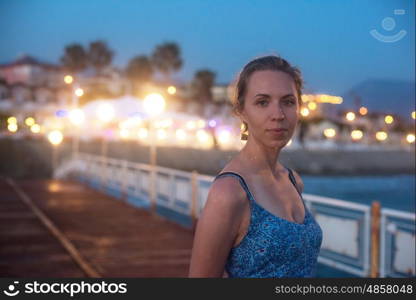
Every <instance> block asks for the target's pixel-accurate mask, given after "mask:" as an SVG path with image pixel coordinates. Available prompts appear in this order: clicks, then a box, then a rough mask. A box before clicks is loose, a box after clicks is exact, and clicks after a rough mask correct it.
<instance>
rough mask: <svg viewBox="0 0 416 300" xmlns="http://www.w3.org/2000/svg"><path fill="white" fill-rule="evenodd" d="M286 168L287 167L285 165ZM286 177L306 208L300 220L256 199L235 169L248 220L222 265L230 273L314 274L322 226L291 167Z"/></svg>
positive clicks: (263, 275) (246, 275) (255, 275)
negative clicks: (247, 206) (246, 202)
mask: <svg viewBox="0 0 416 300" xmlns="http://www.w3.org/2000/svg"><path fill="white" fill-rule="evenodd" d="M286 169H288V168H286ZM288 171H289V179H290V181H291V182H292V184H293V185H294V186H295V188H296V190H297V191H298V193H299V195H300V197H301V199H302V202H303V204H304V208H305V218H304V221H303V223H301V224H300V223H296V222H291V221H288V220H286V219H283V218H280V217H277V216H275V215H273V214H272V213H271V212H269V211H267V210H266V209H264V208H263V207H262V206H260V204H258V203H257V202H256V200H255V199H254V197H253V195H252V194H251V192H250V190H249V188H248V185H247V184H246V182H245V180H244V178H243V177H242V176H241V175H239V174H237V173H234V172H223V173H221V174H219V175H217V176H216V177H215V179H214V180H216V179H218V178H220V177H223V176H233V177H236V178H237V179H238V180H239V182H240V184H241V186H242V187H243V188H244V190H245V192H246V194H247V198H248V199H249V203H250V217H251V219H250V224H249V227H248V230H247V233H246V235H245V236H244V238H243V239H242V240H241V242H240V243H239V244H238V245H236V246H235V247H233V248H232V249H231V251H230V253H229V255H228V258H227V262H226V265H225V269H226V271H227V273H228V275H229V277H240V278H270V277H271V278H277V277H314V276H315V273H316V265H317V259H318V255H319V250H320V247H321V243H322V230H321V227H320V226H319V224H318V223H317V222H316V221H315V219H314V217H313V215H312V214H311V212H310V211H309V210H308V208H307V207H306V205H305V203H304V200H303V197H302V194H301V193H300V192H299V190H298V189H297V186H296V180H295V177H294V176H293V173H292V171H291V170H290V169H288Z"/></svg>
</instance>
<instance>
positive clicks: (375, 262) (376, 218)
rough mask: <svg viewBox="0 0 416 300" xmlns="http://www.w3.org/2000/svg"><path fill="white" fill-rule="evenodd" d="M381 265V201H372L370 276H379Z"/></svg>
mask: <svg viewBox="0 0 416 300" xmlns="http://www.w3.org/2000/svg"><path fill="white" fill-rule="evenodd" d="M379 266H380V202H378V201H373V202H372V203H371V266H370V277H371V278H376V277H378V276H379Z"/></svg>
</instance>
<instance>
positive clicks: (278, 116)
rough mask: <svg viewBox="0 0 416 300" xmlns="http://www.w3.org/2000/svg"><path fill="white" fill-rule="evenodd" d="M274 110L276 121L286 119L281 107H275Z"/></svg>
mask: <svg viewBox="0 0 416 300" xmlns="http://www.w3.org/2000/svg"><path fill="white" fill-rule="evenodd" d="M272 109H273V111H272V116H273V118H274V119H278V120H281V119H284V118H285V114H284V112H283V110H282V108H281V107H280V106H279V105H274V106H273V108H272Z"/></svg>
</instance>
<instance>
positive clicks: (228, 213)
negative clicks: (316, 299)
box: [189, 56, 322, 278]
mask: <svg viewBox="0 0 416 300" xmlns="http://www.w3.org/2000/svg"><path fill="white" fill-rule="evenodd" d="M301 90H302V78H301V75H300V72H299V70H298V69H297V68H295V67H292V66H291V65H290V64H289V63H288V62H287V61H286V60H284V59H282V58H280V57H277V56H265V57H260V58H258V59H255V60H253V61H251V62H249V63H248V64H247V65H246V66H245V67H244V68H243V70H242V72H241V73H240V76H239V79H238V81H237V87H236V99H234V103H233V106H234V112H235V114H236V115H237V116H238V117H239V118H240V119H241V121H242V122H243V124H244V127H245V130H244V131H243V136H242V138H245V139H247V143H246V145H245V146H244V148H243V149H242V150H241V151H240V152H239V153H238V154H237V155H236V156H235V157H234V158H233V159H232V160H231V161H230V162H229V163H228V164H227V165H226V166H225V167H224V169H223V170H222V171H221V172H220V174H219V175H217V176H216V178H215V180H214V182H213V184H212V186H211V188H210V191H209V193H208V199H207V202H206V205H205V207H204V209H203V212H202V214H201V217H200V218H199V221H198V225H197V228H196V232H195V237H194V245H193V249H192V258H191V265H190V270H189V276H190V277H222V276H223V274H224V270H225V271H226V272H227V273H228V276H229V277H257V278H261V277H312V276H314V275H315V269H316V264H317V257H318V254H319V250H320V247H321V242H322V231H321V228H320V226H319V225H318V223H317V222H316V221H315V219H314V218H313V216H312V214H311V213H310V212H309V211H308V209H307V208H306V206H305V204H304V202H303V199H302V195H301V193H302V191H303V183H302V180H301V178H300V177H299V175H298V174H297V173H296V172H295V171H292V170H290V169H288V168H286V167H285V166H283V165H282V164H281V163H280V162H279V161H278V158H279V153H280V151H281V149H282V148H283V147H284V146H285V145H286V144H287V143H288V142H289V140H290V139H291V137H292V136H293V133H294V131H295V128H296V125H297V123H298V120H299V110H300V104H301ZM247 133H248V135H247Z"/></svg>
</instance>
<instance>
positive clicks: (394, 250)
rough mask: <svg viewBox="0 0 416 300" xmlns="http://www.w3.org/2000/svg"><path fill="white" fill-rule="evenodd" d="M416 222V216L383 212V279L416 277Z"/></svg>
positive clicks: (381, 224) (381, 252) (381, 226)
mask: <svg viewBox="0 0 416 300" xmlns="http://www.w3.org/2000/svg"><path fill="white" fill-rule="evenodd" d="M415 220H416V217H415V214H411V213H406V212H401V211H397V210H393V209H387V208H383V209H382V210H381V220H380V248H381V251H380V276H381V277H403V276H415V274H416V273H415V256H416V249H415V245H416V243H415Z"/></svg>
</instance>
